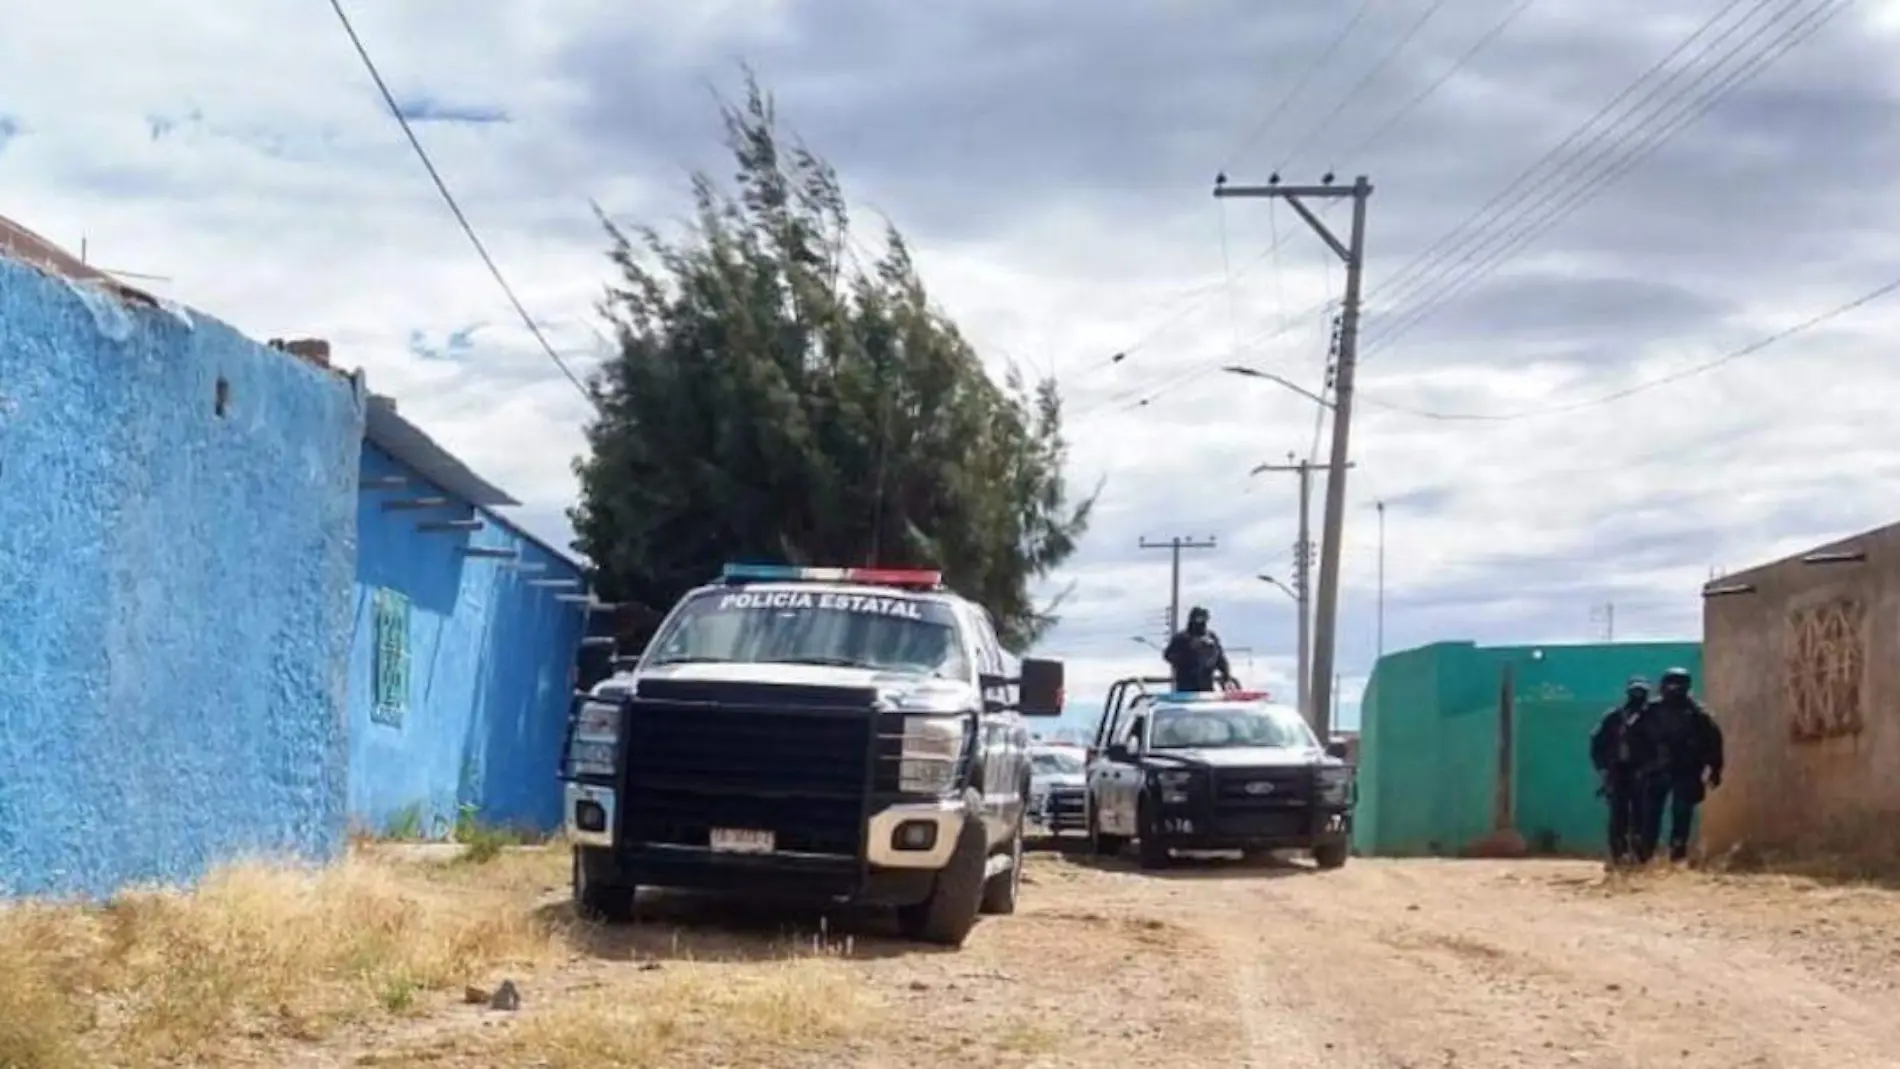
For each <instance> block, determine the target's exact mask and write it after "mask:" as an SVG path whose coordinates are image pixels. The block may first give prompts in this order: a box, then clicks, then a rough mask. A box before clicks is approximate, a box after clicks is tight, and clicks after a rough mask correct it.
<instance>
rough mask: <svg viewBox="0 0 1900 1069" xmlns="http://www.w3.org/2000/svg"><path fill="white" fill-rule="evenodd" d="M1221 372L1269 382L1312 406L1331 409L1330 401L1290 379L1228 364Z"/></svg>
mask: <svg viewBox="0 0 1900 1069" xmlns="http://www.w3.org/2000/svg"><path fill="white" fill-rule="evenodd" d="M1221 370H1222V371H1225V372H1227V373H1228V374H1229V375H1240V376H1243V377H1245V378H1249V379H1264V380H1265V381H1267V382H1271V383H1273V384H1274V385H1276V386H1281V387H1284V388H1286V389H1289V390H1292V391H1293V392H1294V393H1297V394H1299V395H1300V396H1301V397H1304V398H1306V399H1307V400H1308V401H1311V402H1313V403H1314V404H1316V405H1318V406H1320V407H1321V408H1331V407H1333V403H1332V402H1331V401H1328V400H1327V399H1326V398H1324V397H1321V396H1320V395H1319V394H1316V393H1314V392H1313V391H1311V390H1309V389H1307V388H1306V387H1304V386H1301V385H1300V384H1299V383H1297V382H1294V381H1293V380H1292V379H1288V378H1282V377H1281V376H1279V375H1275V374H1274V373H1273V372H1271V371H1262V370H1260V369H1259V368H1257V367H1245V366H1242V365H1240V364H1229V365H1228V366H1226V367H1224V368H1221Z"/></svg>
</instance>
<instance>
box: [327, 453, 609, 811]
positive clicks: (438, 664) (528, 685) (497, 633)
mask: <svg viewBox="0 0 1900 1069" xmlns="http://www.w3.org/2000/svg"><path fill="white" fill-rule="evenodd" d="M391 475H396V476H401V477H403V478H405V479H407V480H408V485H406V486H404V487H401V488H399V489H376V488H375V487H376V481H377V480H378V479H380V478H383V477H387V476H391ZM362 486H363V487H364V489H363V490H362V494H361V497H360V501H359V505H358V511H357V528H358V538H359V542H360V549H359V553H358V556H357V572H356V576H357V582H356V588H355V594H354V598H355V623H354V630H355V639H354V643H353V645H352V647H351V652H350V662H349V663H350V816H351V819H352V820H353V821H355V822H356V823H357V824H358V825H360V826H362V827H365V828H367V829H369V830H372V831H377V832H386V831H390V830H392V829H393V828H395V827H397V826H399V825H404V824H410V825H413V826H414V829H415V830H420V831H422V832H423V833H425V834H430V835H435V836H441V835H444V834H446V833H448V832H449V831H450V830H452V829H453V827H454V824H455V820H456V817H457V814H458V813H459V812H461V808H462V807H463V806H464V805H467V806H472V807H473V808H474V809H475V810H476V811H477V812H478V813H479V816H480V819H481V820H482V821H484V822H486V823H491V824H509V825H515V826H522V827H528V828H535V829H541V830H547V829H552V828H554V827H555V826H556V825H558V824H559V823H560V817H561V812H560V794H559V790H558V788H559V784H558V783H557V782H556V780H555V778H554V771H555V765H556V763H557V761H558V758H559V756H560V746H561V741H562V738H563V736H564V734H565V731H566V727H567V708H568V696H569V695H570V694H571V693H572V691H571V686H570V679H569V672H570V670H571V668H572V666H573V665H574V658H575V654H576V652H577V651H578V650H579V648H580V640H581V635H582V628H583V626H584V616H585V614H584V613H583V612H582V609H581V607H580V606H578V605H576V604H573V603H569V602H563V601H560V600H558V599H557V598H556V595H557V594H561V593H572V592H574V591H572V590H568V591H563V590H559V589H554V588H549V587H538V586H534V585H532V583H531V581H532V580H535V579H574V580H579V579H580V578H581V575H580V573H579V571H578V570H577V569H576V568H575V566H574V565H573V563H572V562H570V561H568V560H566V559H565V558H562V557H560V556H558V555H556V554H554V553H550V552H549V551H548V550H546V549H545V548H543V547H541V546H540V545H538V544H537V543H535V542H534V541H533V540H531V539H528V538H525V537H523V536H522V535H521V534H520V533H519V532H518V531H516V530H514V529H513V528H512V527H510V526H508V525H507V524H506V523H504V522H503V521H501V520H500V519H498V518H497V517H495V516H492V515H489V514H487V513H484V512H481V511H479V510H475V509H473V507H472V506H470V505H469V504H467V503H466V502H465V501H460V500H457V499H456V498H455V496H454V495H453V494H450V493H449V492H447V491H445V490H443V489H441V488H440V487H437V486H434V485H432V484H431V483H429V482H428V481H426V480H424V479H423V478H421V477H420V476H419V475H417V474H416V472H414V471H413V470H411V469H409V468H408V467H406V466H405V465H403V464H402V463H401V462H400V461H398V460H396V459H395V458H393V457H391V456H390V455H388V454H387V453H385V452H384V451H383V450H381V449H378V448H377V447H376V446H374V445H371V444H366V445H365V446H364V447H363V453H362ZM438 496H439V497H448V498H450V504H449V505H448V506H445V507H441V508H436V509H427V510H396V511H392V510H388V509H385V508H384V507H383V506H384V503H385V502H387V501H391V500H400V499H414V498H422V497H438ZM471 515H473V516H475V517H477V518H480V519H483V520H484V521H486V526H485V527H484V528H483V529H482V530H479V531H475V532H453V533H448V532H422V531H418V530H417V525H418V524H419V523H422V522H426V521H431V520H444V519H455V518H467V517H469V516H471ZM467 546H481V547H491V548H501V549H508V550H512V551H515V552H517V553H519V555H520V557H521V559H522V560H523V561H525V562H528V563H530V564H531V565H540V566H542V570H527V569H519V568H514V567H510V566H507V565H506V564H504V563H503V562H501V561H498V560H494V559H486V558H481V557H471V556H468V555H466V554H465V553H463V552H462V549H463V547H467ZM378 588H384V589H388V590H393V591H395V592H397V593H399V594H401V595H403V596H404V597H406V598H407V599H408V602H409V633H408V638H407V643H406V646H407V650H408V659H409V683H408V701H407V703H406V708H404V709H403V710H402V711H401V714H400V716H399V717H395V716H390V715H387V714H379V712H378V710H377V708H376V704H377V703H376V700H375V697H376V639H377V636H376V626H375V612H376V609H375V602H376V591H377V589H378Z"/></svg>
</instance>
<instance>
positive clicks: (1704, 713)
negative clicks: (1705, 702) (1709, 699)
mask: <svg viewBox="0 0 1900 1069" xmlns="http://www.w3.org/2000/svg"><path fill="white" fill-rule="evenodd" d="M1690 682H1691V681H1690V678H1689V673H1688V671H1687V670H1686V669H1682V668H1671V669H1670V670H1669V671H1667V672H1664V673H1663V674H1662V678H1661V679H1659V680H1657V685H1656V689H1657V692H1658V693H1657V697H1656V700H1655V701H1653V702H1651V703H1650V704H1649V708H1648V709H1646V710H1644V711H1643V716H1642V719H1641V722H1642V724H1643V731H1642V734H1643V736H1644V737H1645V739H1646V740H1647V744H1648V745H1649V746H1650V748H1651V750H1650V760H1649V762H1648V774H1647V775H1646V776H1645V777H1644V778H1645V779H1646V780H1647V781H1648V782H1647V788H1646V790H1645V791H1644V798H1643V835H1642V843H1641V849H1640V853H1639V859H1640V860H1642V861H1648V860H1649V859H1650V858H1651V857H1652V856H1654V854H1655V851H1656V846H1657V844H1658V842H1659V841H1660V840H1661V838H1662V820H1663V812H1664V808H1665V807H1667V809H1668V814H1669V860H1671V861H1683V860H1686V859H1687V858H1688V856H1689V824H1690V822H1691V821H1693V820H1694V819H1695V810H1696V806H1698V805H1701V804H1702V799H1703V798H1704V797H1706V796H1707V792H1708V791H1710V790H1712V789H1714V788H1716V787H1720V786H1721V785H1722V757H1723V755H1722V729H1721V727H1720V726H1719V725H1717V724H1716V722H1715V718H1714V717H1712V716H1710V715H1709V712H1708V710H1707V709H1704V708H1703V707H1702V704H1701V703H1700V702H1698V701H1696V700H1695V699H1694V698H1693V697H1691V696H1690V694H1689V686H1690Z"/></svg>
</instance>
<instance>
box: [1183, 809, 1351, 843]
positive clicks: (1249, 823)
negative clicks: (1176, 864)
mask: <svg viewBox="0 0 1900 1069" xmlns="http://www.w3.org/2000/svg"><path fill="white" fill-rule="evenodd" d="M1155 831H1156V832H1157V833H1158V834H1156V836H1155V838H1156V839H1158V840H1159V841H1160V842H1161V844H1162V845H1164V846H1166V847H1167V848H1169V849H1173V850H1308V849H1311V848H1313V847H1314V846H1319V845H1324V844H1329V843H1337V842H1342V841H1344V840H1346V839H1347V838H1348V837H1350V836H1351V834H1352V811H1351V810H1350V809H1346V808H1337V807H1322V806H1312V807H1299V808H1293V807H1287V808H1284V809H1280V810H1274V811H1269V812H1246V813H1234V812H1223V811H1221V810H1219V809H1214V810H1211V811H1209V810H1207V809H1199V810H1196V809H1193V808H1189V807H1175V806H1167V807H1163V808H1162V809H1161V811H1160V813H1159V814H1158V819H1157V822H1156V828H1155Z"/></svg>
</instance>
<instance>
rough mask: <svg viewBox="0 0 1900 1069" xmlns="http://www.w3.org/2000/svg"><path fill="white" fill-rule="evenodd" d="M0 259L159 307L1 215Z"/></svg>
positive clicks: (141, 294)
mask: <svg viewBox="0 0 1900 1069" xmlns="http://www.w3.org/2000/svg"><path fill="white" fill-rule="evenodd" d="M0 256H5V257H8V258H9V259H13V260H18V261H20V262H21V263H24V264H29V265H31V266H33V267H36V268H38V269H39V270H41V271H44V272H46V273H47V274H50V275H58V276H60V277H61V278H65V279H69V280H71V281H74V282H94V283H98V284H100V285H102V286H105V287H106V288H107V289H110V290H112V291H113V292H115V293H117V294H119V295H120V296H121V297H126V298H129V299H131V300H135V301H143V302H144V303H146V304H150V305H157V304H158V301H157V300H155V299H153V297H152V295H151V294H149V293H146V292H145V291H144V290H141V289H136V288H134V287H132V286H128V285H126V284H125V283H123V282H121V281H119V280H118V279H116V278H113V277H112V276H111V275H108V274H106V273H105V272H104V271H101V270H99V269H98V268H96V267H93V266H91V265H90V264H88V263H86V262H85V261H84V260H81V259H80V258H79V257H77V256H74V255H73V254H72V253H69V252H67V251H66V250H65V249H62V248H60V247H59V246H57V245H55V244H53V243H52V242H50V241H48V240H46V239H45V238H43V237H41V236H39V235H38V234H35V233H34V232H32V231H31V230H28V229H27V228H26V227H23V226H21V225H20V224H18V223H16V222H14V221H13V220H11V219H8V218H7V217H5V216H3V215H0Z"/></svg>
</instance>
